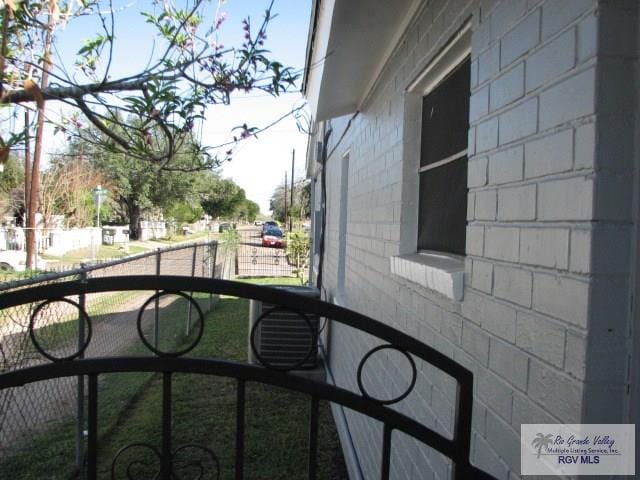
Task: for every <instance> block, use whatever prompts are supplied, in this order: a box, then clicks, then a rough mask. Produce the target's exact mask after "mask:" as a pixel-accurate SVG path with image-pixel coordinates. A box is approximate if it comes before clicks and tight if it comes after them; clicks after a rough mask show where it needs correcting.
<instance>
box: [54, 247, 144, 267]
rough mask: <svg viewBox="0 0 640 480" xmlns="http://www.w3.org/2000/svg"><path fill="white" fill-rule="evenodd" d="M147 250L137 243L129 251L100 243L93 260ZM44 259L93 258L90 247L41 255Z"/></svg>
mask: <svg viewBox="0 0 640 480" xmlns="http://www.w3.org/2000/svg"><path fill="white" fill-rule="evenodd" d="M146 251H148V250H147V249H146V248H144V247H140V246H137V245H130V246H129V253H126V252H125V251H124V250H123V249H122V248H120V247H119V246H118V245H100V246H98V248H97V250H96V252H95V260H110V259H117V258H124V257H127V256H129V255H136V254H138V253H143V252H146ZM42 258H43V259H44V260H49V261H52V260H53V261H58V262H62V263H72V264H73V263H81V262H83V261H87V260H94V253H93V252H92V249H91V247H86V248H80V249H78V250H71V251H70V252H67V253H65V254H64V255H62V256H60V257H54V256H51V255H43V256H42Z"/></svg>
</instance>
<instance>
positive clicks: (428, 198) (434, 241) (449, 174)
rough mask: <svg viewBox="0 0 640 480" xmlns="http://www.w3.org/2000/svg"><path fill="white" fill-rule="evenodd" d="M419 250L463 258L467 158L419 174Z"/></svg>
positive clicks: (465, 221) (465, 223)
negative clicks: (435, 251)
mask: <svg viewBox="0 0 640 480" xmlns="http://www.w3.org/2000/svg"><path fill="white" fill-rule="evenodd" d="M419 215H420V225H419V227H418V248H419V249H422V250H438V251H443V252H450V253H457V254H461V255H464V247H465V239H466V227H467V157H462V158H460V159H458V160H456V161H455V162H451V163H447V164H446V165H443V166H441V167H438V168H434V169H432V170H428V171H426V172H424V173H421V174H420V211H419Z"/></svg>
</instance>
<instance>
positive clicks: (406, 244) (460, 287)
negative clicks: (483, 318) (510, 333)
mask: <svg viewBox="0 0 640 480" xmlns="http://www.w3.org/2000/svg"><path fill="white" fill-rule="evenodd" d="M470 53H471V22H470V21H467V22H466V23H465V24H464V25H463V26H462V28H460V30H459V31H458V32H457V33H456V35H455V36H454V37H453V39H452V40H451V41H450V42H449V43H448V44H447V45H446V46H445V47H444V48H443V49H442V50H441V51H440V52H439V53H438V54H436V55H435V57H433V58H431V59H428V61H427V62H426V64H425V68H424V69H423V70H422V72H421V73H420V74H419V75H418V76H417V77H416V78H415V79H414V80H413V81H411V82H410V83H409V84H408V85H407V87H406V90H405V103H404V129H403V131H404V133H403V135H404V137H403V169H402V207H403V208H402V216H401V219H400V252H399V253H400V254H399V255H396V256H392V257H391V258H390V270H391V273H392V274H394V275H397V276H399V277H401V278H404V279H405V280H409V281H411V282H413V283H416V284H418V285H420V286H422V287H424V288H427V289H430V290H433V291H435V292H437V293H439V294H441V295H444V296H446V297H447V298H450V299H451V300H455V301H462V299H463V298H464V256H462V255H454V254H449V253H446V252H434V251H418V250H417V247H416V246H417V239H418V205H419V199H420V192H419V182H418V180H419V176H418V173H417V172H418V171H419V170H420V147H421V145H420V141H421V140H420V133H421V121H422V120H421V119H422V98H423V97H424V96H425V95H426V94H428V93H429V92H431V91H432V90H433V89H434V88H436V87H437V86H438V85H439V84H440V83H441V82H442V81H443V80H444V79H446V78H447V76H449V74H450V73H452V72H453V71H454V70H455V69H456V68H457V67H458V66H459V65H460V63H462V61H464V60H465V59H466V58H467V57H468V56H469V55H470ZM445 160H447V159H445Z"/></svg>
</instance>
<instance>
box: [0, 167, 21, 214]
mask: <svg viewBox="0 0 640 480" xmlns="http://www.w3.org/2000/svg"><path fill="white" fill-rule="evenodd" d="M23 180H24V162H23V160H22V159H20V158H18V157H15V156H13V155H9V157H8V158H7V162H6V164H5V166H4V170H3V171H2V172H0V215H6V216H8V215H15V216H17V217H21V216H22V215H24V183H23Z"/></svg>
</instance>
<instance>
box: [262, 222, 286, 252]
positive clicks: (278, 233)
mask: <svg viewBox="0 0 640 480" xmlns="http://www.w3.org/2000/svg"><path fill="white" fill-rule="evenodd" d="M262 246H263V247H275V248H283V247H284V246H285V241H284V235H283V234H282V230H280V229H279V228H278V227H274V226H273V225H270V226H269V227H268V228H267V229H266V230H265V231H264V232H263V234H262Z"/></svg>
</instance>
